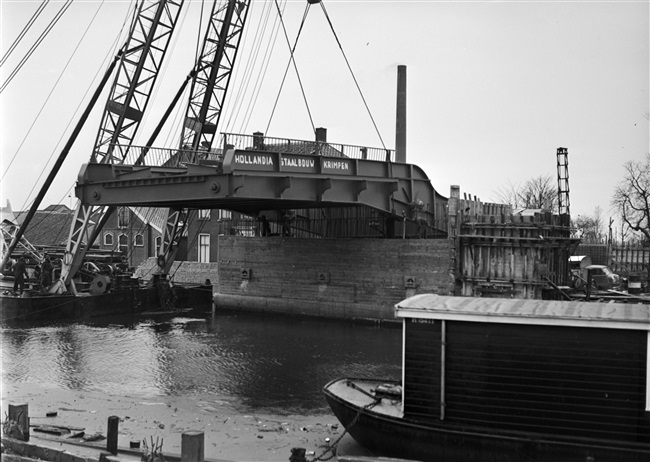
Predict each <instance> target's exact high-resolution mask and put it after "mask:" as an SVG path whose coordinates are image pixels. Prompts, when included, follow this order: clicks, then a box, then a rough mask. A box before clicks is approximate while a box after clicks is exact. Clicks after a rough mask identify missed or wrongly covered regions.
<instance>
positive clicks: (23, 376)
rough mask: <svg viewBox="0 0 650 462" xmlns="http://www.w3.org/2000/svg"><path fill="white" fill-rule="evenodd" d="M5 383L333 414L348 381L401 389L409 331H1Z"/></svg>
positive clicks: (291, 327)
mask: <svg viewBox="0 0 650 462" xmlns="http://www.w3.org/2000/svg"><path fill="white" fill-rule="evenodd" d="M0 339H1V350H2V381H3V383H6V382H10V383H17V384H19V383H39V384H41V385H48V386H52V387H55V388H63V389H70V390H80V391H101V392H103V393H107V394H110V395H115V396H126V395H128V396H137V397H143V398H144V397H147V398H149V397H155V396H186V397H192V396H199V395H205V394H210V395H212V397H213V399H215V400H218V401H220V402H222V403H224V404H226V405H229V406H232V408H234V409H235V410H239V411H242V412H245V411H248V410H250V409H257V410H261V411H266V412H269V413H274V412H281V413H285V412H296V413H301V412H302V413H310V414H318V413H329V412H330V411H329V408H328V407H327V404H326V402H325V399H324V397H323V395H322V392H321V390H322V387H323V386H324V385H325V384H326V383H327V382H329V381H330V380H332V379H334V378H339V377H377V378H385V379H399V378H400V374H401V372H400V371H401V341H402V334H401V329H400V328H395V327H380V326H374V325H365V324H363V325H362V324H355V323H352V322H348V321H329V320H318V319H311V318H294V317H286V316H279V317H277V316H276V317H274V316H269V315H257V314H235V313H225V312H218V313H216V314H215V315H214V316H212V315H210V314H207V315H206V316H201V315H199V316H196V315H191V314H180V315H155V316H148V317H147V316H143V317H139V318H137V319H134V318H133V317H128V318H112V319H110V320H103V321H100V322H92V323H91V322H85V323H76V322H61V323H57V324H55V325H52V324H48V325H29V326H25V325H21V326H10V325H2V326H0Z"/></svg>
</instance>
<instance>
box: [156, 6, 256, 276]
mask: <svg viewBox="0 0 650 462" xmlns="http://www.w3.org/2000/svg"><path fill="white" fill-rule="evenodd" d="M249 5H250V0H227V1H221V2H215V3H214V4H213V6H212V12H211V15H210V23H209V25H208V28H207V30H206V34H205V39H204V40H203V47H202V50H201V54H200V57H199V60H198V61H197V65H196V68H195V71H194V78H193V79H192V87H191V90H190V99H189V104H188V107H187V112H186V115H185V121H184V124H183V133H182V136H181V142H180V150H181V151H182V152H183V153H184V154H183V156H182V157H181V156H177V157H176V158H175V159H174V161H173V164H174V165H175V164H177V163H178V162H180V161H184V162H196V161H197V159H196V158H195V153H196V152H197V151H206V152H209V151H210V149H211V148H212V144H213V142H214V137H215V134H216V133H217V126H218V124H219V119H220V117H221V112H222V108H223V104H224V101H225V98H226V93H227V90H228V84H229V82H230V77H231V76H232V71H233V67H234V65H235V59H236V57H237V51H238V49H239V43H240V40H241V37H242V32H243V29H244V24H245V23H246V17H247V15H248V10H249ZM187 216H188V213H187V211H186V210H181V209H170V210H169V211H168V213H167V220H166V225H165V228H164V233H163V238H162V240H161V246H160V248H159V249H158V272H159V273H163V274H166V273H168V272H169V270H170V269H171V265H172V263H173V261H174V255H175V253H176V246H177V244H178V242H179V241H180V237H181V234H182V233H183V230H184V229H185V225H186V219H187Z"/></svg>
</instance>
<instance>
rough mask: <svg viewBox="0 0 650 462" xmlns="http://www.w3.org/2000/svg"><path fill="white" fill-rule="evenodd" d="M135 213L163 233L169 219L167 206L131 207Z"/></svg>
mask: <svg viewBox="0 0 650 462" xmlns="http://www.w3.org/2000/svg"><path fill="white" fill-rule="evenodd" d="M131 210H133V213H135V214H136V216H137V217H138V218H139V219H140V220H142V221H143V222H144V223H145V224H148V225H151V227H152V228H154V229H155V230H156V231H158V232H159V233H161V234H162V232H163V229H164V228H165V223H166V221H167V210H168V209H166V208H156V207H131Z"/></svg>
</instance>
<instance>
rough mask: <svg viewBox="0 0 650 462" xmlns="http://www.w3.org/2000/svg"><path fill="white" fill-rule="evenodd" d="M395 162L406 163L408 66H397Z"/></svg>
mask: <svg viewBox="0 0 650 462" xmlns="http://www.w3.org/2000/svg"><path fill="white" fill-rule="evenodd" d="M395 162H401V163H406V66H403V65H400V66H397V114H396V121H395Z"/></svg>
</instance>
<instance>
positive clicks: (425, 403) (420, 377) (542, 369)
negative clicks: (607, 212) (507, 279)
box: [324, 294, 650, 462]
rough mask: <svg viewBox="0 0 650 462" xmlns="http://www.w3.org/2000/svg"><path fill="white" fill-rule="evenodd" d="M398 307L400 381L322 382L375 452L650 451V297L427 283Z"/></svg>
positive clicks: (445, 455)
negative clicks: (527, 293)
mask: <svg viewBox="0 0 650 462" xmlns="http://www.w3.org/2000/svg"><path fill="white" fill-rule="evenodd" d="M395 313H396V316H397V318H399V319H401V320H402V323H403V339H404V340H403V369H402V378H401V381H400V382H390V381H387V380H374V379H350V378H345V379H337V380H334V381H332V382H330V383H329V384H327V385H326V386H325V388H324V393H325V397H326V399H327V401H328V403H329V405H330V407H331V408H332V410H333V412H334V414H335V415H336V416H337V417H338V419H339V420H340V421H341V423H342V424H343V425H344V426H345V428H346V430H347V431H348V432H349V433H350V434H351V435H352V437H354V439H355V440H356V441H357V442H358V443H360V444H361V445H363V446H365V447H366V448H367V449H369V450H371V451H373V452H374V453H376V455H379V456H391V457H401V458H413V459H417V460H422V461H427V460H431V461H436V462H443V461H466V460H481V461H486V460H490V461H497V460H498V461H529V460H535V461H538V462H542V461H548V462H551V461H552V462H558V461H581V462H584V461H594V462H596V461H647V460H650V367H649V358H650V342H649V338H650V310H649V309H648V306H647V305H644V304H622V303H621V304H619V303H607V304H604V303H589V302H565V301H543V300H514V299H493V298H492V299H486V298H465V297H446V296H438V295H430V294H423V295H416V296H414V297H411V298H408V299H406V300H404V301H402V302H400V303H398V304H397V305H396V306H395Z"/></svg>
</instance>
